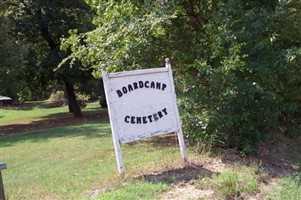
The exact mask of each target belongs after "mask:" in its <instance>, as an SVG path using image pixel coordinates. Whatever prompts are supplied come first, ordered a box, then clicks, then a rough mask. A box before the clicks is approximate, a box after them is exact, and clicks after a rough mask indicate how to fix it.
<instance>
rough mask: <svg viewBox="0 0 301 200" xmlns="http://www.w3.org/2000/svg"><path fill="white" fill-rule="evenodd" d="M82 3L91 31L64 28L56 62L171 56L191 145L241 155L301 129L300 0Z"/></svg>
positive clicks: (120, 62)
mask: <svg viewBox="0 0 301 200" xmlns="http://www.w3.org/2000/svg"><path fill="white" fill-rule="evenodd" d="M88 3H89V4H90V5H91V6H92V8H93V9H94V10H95V12H96V13H97V16H95V17H94V20H93V23H94V25H95V26H96V28H95V29H94V30H93V31H90V32H87V33H84V34H80V33H78V32H77V31H76V30H73V31H70V32H69V33H70V34H71V36H70V37H69V38H68V39H65V40H64V42H63V45H62V48H65V49H67V48H70V49H71V50H72V52H73V53H72V54H71V55H70V56H69V57H68V58H66V59H65V62H68V61H70V62H71V63H72V62H75V61H76V60H80V61H81V62H82V63H83V64H84V65H85V66H86V67H90V66H93V67H94V75H95V76H99V74H100V73H99V68H100V65H101V64H102V63H106V64H107V65H108V66H109V70H112V71H116V70H125V69H138V68H149V67H159V66H161V63H163V58H165V57H169V58H171V60H172V65H173V67H174V72H175V78H176V85H177V87H178V88H177V91H178V96H179V98H180V101H179V103H180V106H181V111H182V114H181V115H182V119H183V122H184V123H183V125H184V128H185V130H184V133H185V134H186V136H187V138H188V139H189V140H190V141H191V142H192V143H195V142H198V141H205V142H208V143H209V144H211V145H221V146H226V147H231V148H238V149H240V150H241V151H242V152H243V153H244V154H249V153H254V152H256V150H257V146H258V144H259V143H260V141H262V140H263V139H266V138H267V137H269V136H271V135H272V134H273V132H274V130H275V129H276V128H278V127H281V128H282V130H283V127H287V126H294V127H295V129H298V127H300V126H298V123H299V122H300V112H301V111H300V108H301V101H300V94H301V88H300V77H301V71H300V63H301V62H300V55H301V54H300V52H301V49H300V41H301V39H300V37H301V28H300V27H301V26H300V19H301V16H300V13H301V12H300V7H301V5H300V2H299V1H269V2H261V1H256V0H254V1H250V2H247V3H245V2H244V1H234V0H229V1H225V2H215V1H195V0H189V1H181V2H179V1H168V2H167V1H159V0H158V1H143V2H141V1H131V0H123V1H102V0H98V1H88ZM291 30H292V31H291ZM63 63H64V62H63ZM285 130H288V129H285Z"/></svg>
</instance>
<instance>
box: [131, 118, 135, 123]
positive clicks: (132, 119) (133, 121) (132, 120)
mask: <svg viewBox="0 0 301 200" xmlns="http://www.w3.org/2000/svg"><path fill="white" fill-rule="evenodd" d="M131 124H135V117H134V116H131Z"/></svg>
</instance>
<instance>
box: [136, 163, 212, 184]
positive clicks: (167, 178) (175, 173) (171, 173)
mask: <svg viewBox="0 0 301 200" xmlns="http://www.w3.org/2000/svg"><path fill="white" fill-rule="evenodd" d="M213 174H216V172H213V171H211V170H209V169H206V168H204V167H203V166H202V165H200V164H197V163H189V164H187V165H185V166H184V167H179V168H172V169H169V170H167V171H162V172H157V173H151V174H143V175H141V176H139V177H137V179H138V180H145V181H149V182H154V183H157V182H162V183H167V184H171V183H177V182H184V183H187V182H190V181H192V180H197V179H200V178H204V177H211V176H212V175H213Z"/></svg>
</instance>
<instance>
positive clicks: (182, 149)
mask: <svg viewBox="0 0 301 200" xmlns="http://www.w3.org/2000/svg"><path fill="white" fill-rule="evenodd" d="M101 72H102V78H103V83H104V89H105V93H106V101H107V105H108V112H109V118H110V124H111V131H112V137H113V143H114V150H115V156H116V160H117V166H118V171H119V173H120V174H123V173H124V166H123V162H122V154H121V147H120V144H121V143H127V142H132V141H136V140H140V139H143V138H147V137H153V136H157V135H162V134H167V133H172V132H177V135H178V141H179V147H180V152H181V156H182V158H183V160H184V161H186V152H185V143H184V138H183V132H182V124H181V120H180V116H179V111H178V106H177V100H176V93H175V87H174V81H173V75H172V70H171V64H170V61H169V59H168V58H166V59H165V67H162V68H151V69H143V70H133V71H124V72H115V73H108V72H107V71H106V65H105V64H104V65H102V68H101ZM155 73H166V74H167V76H168V84H169V86H170V90H171V91H170V92H171V94H170V95H171V101H172V102H170V103H171V104H172V106H173V112H174V117H175V122H176V127H172V128H167V129H165V130H163V131H160V132H152V133H148V134H146V135H145V136H143V135H142V136H137V137H136V138H122V137H119V135H120V134H118V131H119V129H118V124H117V122H116V120H115V116H116V115H117V114H116V110H115V109H114V108H113V107H114V106H113V105H112V104H113V101H112V100H113V97H112V96H111V93H110V91H111V90H112V89H111V84H110V79H116V78H122V77H127V76H139V75H147V74H155Z"/></svg>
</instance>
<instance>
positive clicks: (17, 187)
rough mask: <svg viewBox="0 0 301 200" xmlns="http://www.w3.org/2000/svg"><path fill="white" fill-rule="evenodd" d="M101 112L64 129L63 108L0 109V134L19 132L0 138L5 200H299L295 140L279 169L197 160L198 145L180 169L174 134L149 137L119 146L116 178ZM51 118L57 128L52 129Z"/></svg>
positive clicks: (93, 108)
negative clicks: (120, 160)
mask: <svg viewBox="0 0 301 200" xmlns="http://www.w3.org/2000/svg"><path fill="white" fill-rule="evenodd" d="M104 112H105V110H101V109H100V107H99V105H98V104H89V105H88V106H87V108H86V109H84V110H83V114H84V116H87V115H89V117H83V118H82V120H79V121H76V123H77V124H74V123H73V124H72V125H70V123H69V122H68V120H70V118H71V119H73V118H72V117H71V116H72V115H70V113H68V109H67V107H58V108H50V107H47V103H45V102H41V103H38V104H36V103H35V104H34V105H32V106H28V105H27V106H26V107H16V108H13V107H10V108H0V121H1V124H0V130H6V129H5V128H4V129H1V128H3V127H9V128H12V127H14V126H16V127H17V126H18V127H19V128H16V129H12V130H17V131H19V132H18V133H15V134H11V132H10V135H7V136H0V163H3V162H4V163H6V164H7V169H5V170H3V171H2V175H3V181H4V188H5V193H6V197H7V199H9V200H15V199H16V200H19V199H22V200H23V199H30V200H32V199H33V200H35V199H38V200H40V199H45V200H54V199H97V200H111V199H114V200H124V199H128V200H133V199H136V200H141V199H271V200H274V199H277V200H278V199H279V200H299V199H301V181H300V180H301V178H300V177H301V173H300V167H299V166H301V160H300V153H301V148H300V145H299V144H300V142H299V141H294V142H288V141H286V142H283V143H284V144H286V143H287V144H289V146H290V147H292V148H291V150H290V151H289V152H290V154H289V155H290V156H285V158H289V157H291V158H292V159H288V160H287V162H284V163H283V164H282V165H280V164H281V163H278V165H280V167H277V166H275V165H273V164H272V165H271V164H269V163H268V162H266V161H265V160H260V161H259V162H258V163H256V162H253V161H252V162H251V163H250V164H245V162H241V161H243V160H244V158H243V159H241V158H239V156H237V154H233V156H232V157H231V156H230V157H228V158H227V153H225V154H224V153H223V154H221V155H216V157H211V156H209V155H208V154H205V155H202V154H200V153H197V152H199V151H200V152H202V146H199V147H189V148H187V151H188V157H189V163H190V164H191V165H186V166H185V167H184V164H183V161H182V159H181V156H180V151H179V147H178V143H177V137H176V135H175V134H171V135H167V136H161V137H155V138H151V139H147V140H143V141H139V142H133V143H129V144H123V145H121V149H122V156H123V161H124V166H125V170H126V173H125V174H124V175H123V176H120V175H119V173H118V170H117V164H116V159H115V153H114V146H113V142H112V137H111V129H110V124H109V121H108V119H107V117H103V116H106V115H102V114H103V113H104ZM101 113H102V114H101ZM101 116H102V117H101ZM57 117H59V122H60V126H59V127H56V126H55V124H53V123H56V122H58V121H55V120H53V119H54V118H57ZM67 119H68V120H67ZM39 120H40V121H39ZM31 121H32V122H34V123H31ZM47 121H51V123H52V125H51V126H50V127H43V126H37V128H38V129H34V131H33V130H31V129H27V130H25V132H20V131H22V129H20V125H21V127H23V124H22V123H23V122H25V123H27V125H29V126H36V125H37V124H39V123H42V122H43V123H45V122H47ZM61 122H64V123H65V124H68V125H66V126H62V123H61ZM19 123H20V124H19ZM45 124H46V123H45ZM27 125H26V126H27ZM63 125H64V124H63ZM28 130H29V131H28ZM0 135H3V134H2V133H0ZM280 147H281V148H280V149H283V147H282V146H280ZM198 148H200V149H199V150H198ZM205 151H206V150H205ZM229 152H231V151H229ZM274 154H276V155H278V153H277V151H276V153H274ZM225 155H226V157H224V156H225ZM230 155H231V153H230ZM270 156H272V155H270ZM231 160H232V161H231ZM278 160H279V159H278ZM278 160H276V161H278ZM290 160H292V161H290ZM229 161H230V162H229ZM272 161H273V160H272ZM189 163H188V164H189ZM272 163H274V161H273V162H272ZM289 166H294V169H295V170H292V169H289V168H292V167H289ZM285 168H287V170H286V171H283V169H285ZM278 171H279V172H278ZM276 172H277V173H276ZM270 174H271V175H270ZM273 174H274V175H273ZM275 176H276V177H277V178H275ZM185 187H187V188H186V190H185V189H184V188H185ZM206 194H207V195H208V196H206ZM162 195H163V196H162ZM174 195H176V196H174ZM204 195H205V196H204Z"/></svg>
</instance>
